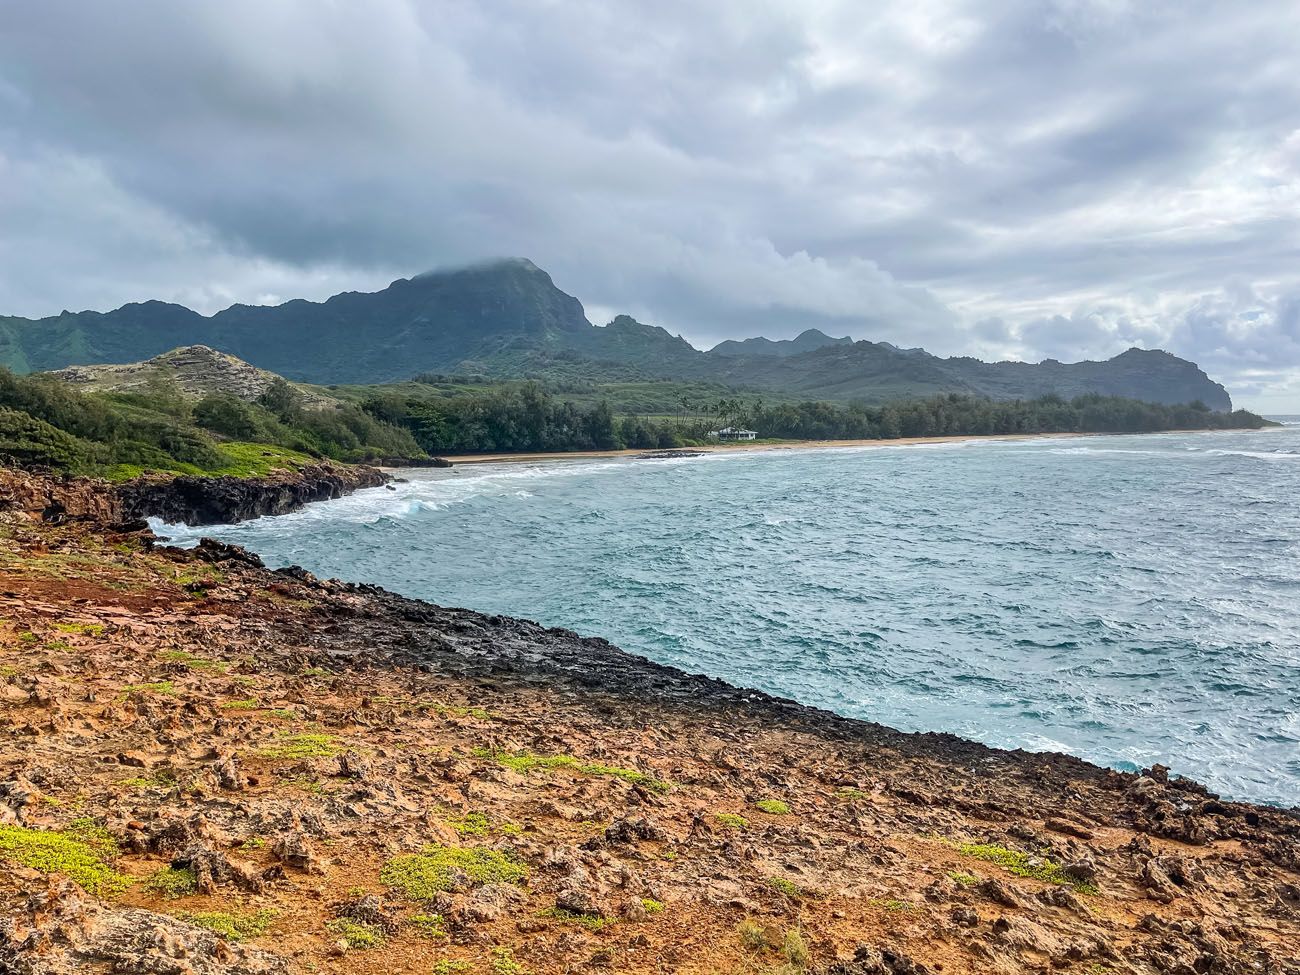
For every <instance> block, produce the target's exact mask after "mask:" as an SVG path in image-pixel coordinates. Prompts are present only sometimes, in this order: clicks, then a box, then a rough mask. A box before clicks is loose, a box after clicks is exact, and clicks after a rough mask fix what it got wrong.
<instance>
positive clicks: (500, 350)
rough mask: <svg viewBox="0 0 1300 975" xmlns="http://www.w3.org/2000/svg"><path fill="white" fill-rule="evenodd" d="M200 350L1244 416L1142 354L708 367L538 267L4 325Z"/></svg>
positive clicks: (812, 394)
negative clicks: (581, 297)
mask: <svg viewBox="0 0 1300 975" xmlns="http://www.w3.org/2000/svg"><path fill="white" fill-rule="evenodd" d="M194 344H202V345H206V346H211V347H213V348H215V349H220V350H221V351H222V352H226V353H231V354H233V355H235V356H238V357H240V358H241V359H244V360H247V361H248V362H251V363H254V364H255V365H256V366H257V367H258V368H260V369H264V370H272V371H274V372H276V373H279V374H281V375H283V376H287V377H288V378H290V379H293V380H297V381H300V382H309V383H381V382H391V381H397V380H404V379H409V378H411V377H413V376H415V375H417V374H421V373H442V374H458V375H462V376H464V375H481V376H486V377H491V378H495V379H519V378H536V379H542V380H545V381H547V382H548V383H551V384H557V383H560V384H562V383H566V382H570V383H572V382H587V383H617V382H625V383H626V382H647V381H673V382H691V383H708V384H714V385H716V386H719V387H725V388H727V389H732V390H743V391H747V392H754V391H761V392H763V393H765V394H766V395H767V396H768V398H769V399H770V398H772V397H774V396H780V397H783V398H785V399H788V400H800V399H803V400H827V401H832V402H840V403H847V402H862V403H868V404H877V405H878V404H882V403H885V402H888V401H890V400H896V399H902V398H919V397H929V396H934V395H938V394H945V393H961V394H965V395H970V396H983V397H988V398H991V399H995V400H1011V399H1033V398H1035V397H1039V396H1044V395H1048V394H1055V395H1058V396H1062V397H1064V398H1066V399H1072V398H1074V397H1076V396H1082V395H1086V394H1100V395H1104V396H1123V397H1128V398H1131V399H1139V400H1144V401H1148V402H1154V403H1164V404H1179V403H1190V402H1194V401H1199V402H1201V403H1204V404H1205V405H1207V406H1209V407H1210V408H1211V409H1213V410H1222V411H1227V410H1230V409H1231V408H1232V403H1231V401H1230V399H1229V397H1228V393H1227V391H1226V390H1225V389H1224V388H1223V387H1222V386H1220V385H1219V384H1218V383H1216V382H1213V381H1212V380H1211V379H1210V378H1209V377H1208V376H1206V375H1205V373H1204V372H1202V371H1201V370H1200V369H1199V368H1198V367H1197V366H1196V365H1195V363H1192V362H1188V361H1186V360H1185V359H1179V358H1177V357H1176V356H1172V355H1169V354H1168V353H1165V352H1159V351H1141V350H1138V349H1130V350H1129V351H1128V352H1125V353H1123V354H1122V355H1118V356H1116V357H1114V358H1113V359H1109V360H1107V361H1105V362H1077V363H1060V362H1056V361H1054V360H1048V361H1046V362H1042V363H1037V364H1030V363H1023V362H998V363H986V362H981V361H979V360H977V359H970V358H954V359H941V358H938V357H936V356H932V355H930V354H929V353H927V352H925V351H923V350H921V349H899V348H896V347H894V346H892V345H890V344H888V343H879V342H853V341H851V340H850V339H848V338H831V337H829V336H827V335H824V334H822V333H821V332H819V331H816V330H815V329H810V330H808V331H806V332H804V333H803V334H802V335H800V336H799V337H798V338H795V339H790V340H786V341H779V342H773V341H769V340H767V339H747V340H745V341H743V342H723V343H722V344H720V345H719V346H717V347H716V348H714V349H713V350H711V351H708V352H701V351H699V350H697V349H695V348H693V347H692V346H691V345H690V344H689V343H688V342H686V340H685V339H682V338H680V337H679V336H673V335H671V334H669V333H668V332H667V331H665V330H664V329H662V328H658V327H656V326H652V325H645V324H642V323H641V322H638V321H636V320H634V319H632V318H630V317H628V316H626V315H620V316H618V317H617V318H615V319H614V320H613V321H612V322H610V323H609V324H608V325H606V326H603V327H595V326H593V325H592V324H591V323H590V322H589V321H588V320H587V318H586V315H585V313H584V311H583V307H582V304H581V303H580V302H579V301H578V299H576V298H574V297H572V296H571V295H568V294H565V293H564V292H562V291H560V290H559V289H558V288H556V287H555V285H554V284H553V283H552V281H551V278H550V276H549V275H548V274H547V273H546V272H544V271H542V270H540V269H539V268H537V267H536V266H534V265H533V264H532V263H531V262H529V261H526V260H505V261H497V262H493V263H488V264H482V265H478V266H475V267H470V268H464V269H461V270H455V271H446V272H437V273H429V274H422V275H418V276H416V277H414V278H410V279H401V280H398V281H394V282H393V283H392V284H391V285H389V286H388V287H387V288H385V289H384V290H382V291H379V292H376V293H373V294H361V293H357V292H347V293H344V294H339V295H335V296H334V297H333V298H330V299H329V300H327V301H324V302H311V301H303V300H295V301H289V302H286V303H285V304H282V305H278V306H274V307H271V306H250V305H234V306H232V307H230V308H227V309H226V310H224V311H221V312H218V313H217V314H215V315H212V316H204V315H200V314H198V313H197V312H194V311H191V310H190V309H188V308H184V307H182V306H180V305H174V304H167V303H164V302H160V301H146V302H144V303H140V304H129V305H124V306H123V307H121V308H119V309H117V310H116V311H110V312H104V313H100V312H93V311H84V312H79V313H75V314H74V313H70V312H64V313H63V314H61V315H58V316H54V317H51V318H43V319H39V320H32V319H25V318H3V317H0V365H5V366H8V367H9V368H10V369H12V370H13V371H15V372H17V373H20V374H22V373H28V372H39V371H45V370H54V369H63V368H65V367H68V366H72V365H90V364H96V363H130V362H136V361H138V360H143V359H149V358H151V357H153V356H157V355H159V354H160V353H163V352H165V351H167V350H168V349H171V348H173V347H175V346H177V345H194Z"/></svg>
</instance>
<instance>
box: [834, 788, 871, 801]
mask: <svg viewBox="0 0 1300 975" xmlns="http://www.w3.org/2000/svg"><path fill="white" fill-rule="evenodd" d="M835 798H836V799H843V800H844V801H845V802H853V801H855V800H858V799H870V798H871V793H870V792H867V791H866V790H865V789H858V788H854V787H853V786H851V785H846V786H842V787H841V788H839V789H836V790H835Z"/></svg>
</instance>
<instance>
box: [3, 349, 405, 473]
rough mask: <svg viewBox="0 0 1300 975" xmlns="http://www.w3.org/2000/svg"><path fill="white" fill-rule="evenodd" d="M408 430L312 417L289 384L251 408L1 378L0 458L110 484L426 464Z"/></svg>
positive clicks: (342, 415) (342, 409)
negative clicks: (334, 465) (168, 476)
mask: <svg viewBox="0 0 1300 975" xmlns="http://www.w3.org/2000/svg"><path fill="white" fill-rule="evenodd" d="M423 456H424V455H423V451H421V449H420V448H419V447H418V446H417V445H416V443H415V441H414V440H413V439H412V437H411V435H410V433H409V432H408V431H407V430H405V429H400V428H398V427H395V426H392V425H390V424H386V423H384V422H383V421H382V420H379V419H377V418H376V417H375V416H374V415H373V414H371V413H368V412H366V411H365V410H362V409H360V408H359V407H357V406H354V405H352V404H349V403H342V402H340V403H339V404H338V405H337V406H336V407H333V408H327V409H309V408H307V407H306V406H305V405H304V404H303V399H302V394H301V393H299V392H298V391H297V390H295V389H294V388H293V387H292V386H290V385H289V384H288V383H286V382H284V381H283V380H281V381H278V382H275V383H272V385H271V386H270V388H268V389H267V391H266V392H265V393H264V394H263V395H262V396H260V397H259V398H258V399H257V400H256V401H254V402H245V401H244V400H241V399H238V398H237V397H235V396H233V395H229V394H226V393H213V394H210V395H208V396H205V397H203V398H202V399H199V400H194V399H191V398H187V397H184V396H181V395H179V393H178V392H177V391H176V390H175V389H174V388H171V387H169V386H167V385H166V384H162V383H160V384H156V385H155V386H153V387H152V388H150V389H148V390H145V391H142V392H104V393H96V392H82V391H81V390H79V389H77V388H76V387H75V386H72V385H69V384H68V383H65V382H62V381H60V380H58V379H54V378H52V377H48V376H15V375H13V374H12V373H10V372H9V371H8V370H5V369H0V458H3V459H7V460H9V461H11V462H14V463H17V464H19V465H21V466H25V467H45V468H51V469H54V470H59V471H67V472H69V473H73V474H98V475H102V476H107V477H109V478H112V479H123V478H128V477H132V476H135V475H137V474H140V473H142V472H144V471H170V472H175V473H182V474H194V475H205V474H206V475H214V476H215V475H233V476H241V477H248V476H255V475H258V474H265V473H267V472H268V471H270V470H272V469H275V468H285V467H288V468H293V467H299V466H301V465H303V464H307V463H310V462H312V461H313V460H318V459H322V458H326V459H331V460H338V461H349V462H352V461H367V460H379V459H384V458H395V459H397V458H411V459H415V458H420V457H423Z"/></svg>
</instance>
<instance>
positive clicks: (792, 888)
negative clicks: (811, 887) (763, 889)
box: [767, 877, 804, 897]
mask: <svg viewBox="0 0 1300 975" xmlns="http://www.w3.org/2000/svg"><path fill="white" fill-rule="evenodd" d="M767 885H768V886H769V887H771V888H772V889H773V890H779V891H780V892H781V893H783V894H785V896H786V897H802V896H803V894H804V889H803V888H802V887H800V886H799V885H798V884H796V883H795V882H794V881H793V880H786V879H785V878H784V877H768V878H767Z"/></svg>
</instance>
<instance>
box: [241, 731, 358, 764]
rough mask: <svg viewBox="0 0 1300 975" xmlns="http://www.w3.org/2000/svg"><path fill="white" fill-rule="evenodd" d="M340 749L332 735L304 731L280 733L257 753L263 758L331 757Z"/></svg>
mask: <svg viewBox="0 0 1300 975" xmlns="http://www.w3.org/2000/svg"><path fill="white" fill-rule="evenodd" d="M342 750H343V748H342V746H340V745H339V743H338V742H337V741H336V740H335V738H334V736H333V735H325V734H314V733H306V734H299V735H281V736H280V737H279V738H277V739H276V740H275V741H274V742H273V743H271V744H270V745H267V746H265V747H264V748H262V749H261V750H260V751H258V753H257V754H259V755H261V756H262V757H263V758H283V759H301V758H331V757H333V756H334V755H337V754H339V752H341V751H342Z"/></svg>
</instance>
